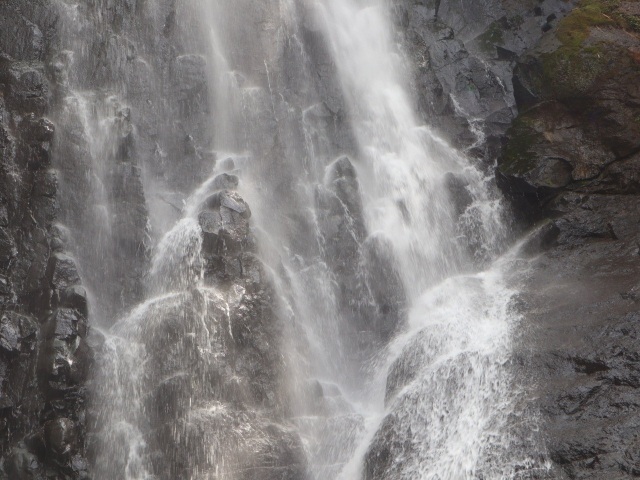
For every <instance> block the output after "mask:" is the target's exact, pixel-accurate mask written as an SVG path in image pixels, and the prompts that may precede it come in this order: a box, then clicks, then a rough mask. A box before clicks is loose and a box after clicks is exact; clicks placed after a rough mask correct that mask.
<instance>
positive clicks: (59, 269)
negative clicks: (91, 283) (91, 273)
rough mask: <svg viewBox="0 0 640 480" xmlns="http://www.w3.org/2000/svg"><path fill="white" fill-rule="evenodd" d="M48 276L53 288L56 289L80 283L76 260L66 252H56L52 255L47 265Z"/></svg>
mask: <svg viewBox="0 0 640 480" xmlns="http://www.w3.org/2000/svg"><path fill="white" fill-rule="evenodd" d="M47 277H48V278H49V279H50V280H49V281H50V283H51V286H52V288H54V289H56V290H63V289H65V288H67V287H72V286H74V285H78V284H80V275H79V274H78V269H77V268H76V262H75V260H74V259H73V258H71V257H70V256H68V255H66V254H64V253H54V254H53V255H52V256H51V258H50V259H49V265H48V266H47Z"/></svg>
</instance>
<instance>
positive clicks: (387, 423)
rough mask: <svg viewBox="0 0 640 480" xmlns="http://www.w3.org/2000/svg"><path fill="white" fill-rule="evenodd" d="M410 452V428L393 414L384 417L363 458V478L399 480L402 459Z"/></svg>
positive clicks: (365, 479) (401, 472)
mask: <svg viewBox="0 0 640 480" xmlns="http://www.w3.org/2000/svg"><path fill="white" fill-rule="evenodd" d="M410 454H411V428H410V427H409V426H408V425H403V423H402V422H401V421H400V419H399V418H398V417H397V416H395V415H394V414H389V415H387V416H386V417H385V419H384V420H383V422H382V425H381V427H380V428H379V429H378V432H377V433H376V435H375V437H374V438H373V441H372V442H371V446H370V447H369V450H368V451H367V453H366V455H365V459H364V474H363V479H364V480H377V479H380V478H384V479H388V480H400V479H401V478H403V475H404V473H403V471H402V462H401V461H400V460H402V459H403V458H405V457H407V456H409V455H410Z"/></svg>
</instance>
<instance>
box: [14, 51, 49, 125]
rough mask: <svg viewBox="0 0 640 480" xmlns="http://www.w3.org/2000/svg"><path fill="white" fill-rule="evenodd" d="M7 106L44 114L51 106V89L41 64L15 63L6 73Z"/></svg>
mask: <svg viewBox="0 0 640 480" xmlns="http://www.w3.org/2000/svg"><path fill="white" fill-rule="evenodd" d="M5 82H6V85H7V105H8V106H9V107H10V108H15V109H16V110H18V111H31V112H34V113H36V114H42V113H44V112H45V110H46V109H47V106H48V104H49V95H50V88H49V83H48V81H47V78H46V75H45V72H44V67H43V66H42V64H39V63H27V62H15V63H12V64H11V66H10V67H9V68H8V69H7V71H6V78H5Z"/></svg>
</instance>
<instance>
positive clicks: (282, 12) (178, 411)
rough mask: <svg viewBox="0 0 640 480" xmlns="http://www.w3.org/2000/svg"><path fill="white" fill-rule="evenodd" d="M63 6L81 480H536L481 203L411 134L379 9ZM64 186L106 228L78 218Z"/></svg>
mask: <svg viewBox="0 0 640 480" xmlns="http://www.w3.org/2000/svg"><path fill="white" fill-rule="evenodd" d="M70 3H71V2H66V1H61V2H60V4H61V11H62V12H63V13H64V15H66V17H65V18H66V22H67V28H68V29H69V30H70V31H69V32H68V33H67V35H66V39H67V41H69V45H68V48H69V49H70V50H69V52H70V53H69V52H68V55H67V57H65V58H67V61H66V62H62V63H61V67H60V68H61V70H63V71H70V72H72V74H71V75H69V74H67V75H69V79H68V81H67V84H66V87H67V95H66V96H65V98H66V99H67V100H66V103H65V106H64V108H63V112H66V117H64V116H62V117H61V118H66V120H65V123H66V124H67V126H66V127H65V128H66V129H67V130H68V131H69V135H68V136H69V137H73V138H74V139H75V145H76V147H77V148H75V149H74V148H71V147H68V146H67V147H64V146H63V145H61V146H60V149H59V151H60V152H62V154H64V153H65V152H67V151H68V152H70V153H69V154H70V155H73V158H75V159H77V163H78V164H82V162H86V161H87V160H86V157H88V158H89V165H90V166H89V167H88V173H87V175H89V176H90V177H91V180H90V181H88V182H83V181H81V180H78V179H76V178H74V177H73V175H72V172H67V177H66V179H65V178H63V182H64V181H66V185H67V186H66V187H65V188H66V191H67V192H68V198H66V199H65V207H64V208H65V209H66V211H67V218H68V220H67V222H68V223H69V224H70V226H71V227H72V228H71V230H72V231H73V232H74V237H75V238H74V241H75V244H76V251H77V252H78V254H77V256H78V258H79V262H80V266H81V270H82V271H83V281H85V283H87V284H88V285H89V287H90V289H91V290H92V292H93V296H94V297H95V298H96V301H95V303H94V306H93V309H92V317H93V318H94V322H95V328H96V329H97V330H98V329H99V330H102V331H103V332H104V340H103V343H102V346H101V349H100V352H99V359H98V366H97V367H96V374H95V379H94V382H93V387H94V388H93V397H94V400H93V403H94V405H93V407H92V408H93V410H94V412H95V414H94V416H95V418H94V419H93V420H92V425H93V429H94V432H93V440H92V442H93V443H92V447H91V448H92V452H93V453H92V455H93V463H94V476H95V478H98V479H108V478H126V479H132V480H133V479H135V480H142V479H152V478H153V479H155V478H157V479H165V478H166V479H169V478H190V479H194V480H195V479H202V480H204V479H216V480H222V479H225V480H244V479H247V480H248V479H249V478H251V479H259V478H265V479H267V478H280V479H286V480H302V479H314V480H333V479H335V480H338V479H342V480H356V479H364V480H380V479H385V480H396V479H397V480H414V479H415V480H427V479H433V480H436V479H438V480H461V479H469V480H471V479H480V478H487V479H488V478H491V479H494V478H495V479H497V478H505V479H507V478H520V477H517V475H523V474H522V473H521V472H524V471H530V470H533V469H538V468H541V467H540V465H538V464H537V462H536V461H534V460H532V459H529V458H527V457H526V454H525V453H522V452H521V450H522V449H518V448H516V446H515V440H514V439H515V437H516V436H517V434H516V430H515V429H516V428H526V427H522V425H524V424H525V423H526V422H525V421H520V420H519V419H518V415H519V413H518V408H519V407H518V401H519V397H518V395H519V387H518V385H517V382H516V380H515V379H514V378H513V375H512V373H511V370H510V368H509V363H510V361H511V344H512V342H513V339H514V336H515V334H516V330H517V328H518V321H519V318H518V315H517V314H516V313H515V311H514V309H513V308H512V304H513V300H514V298H515V296H516V295H517V292H516V291H515V290H514V289H513V288H511V287H510V286H509V285H508V284H509V280H508V277H507V276H506V272H508V271H509V270H510V269H511V268H512V267H513V265H514V264H515V263H516V256H515V254H514V253H513V252H514V251H513V250H512V251H509V252H507V253H505V251H506V250H507V237H508V232H507V231H506V228H505V227H504V225H503V217H504V211H503V206H502V202H501V198H500V195H499V193H498V192H497V191H496V189H495V186H494V185H493V181H492V175H490V174H488V173H487V169H486V168H483V167H482V166H481V165H480V163H479V162H478V161H475V160H474V161H472V160H470V159H468V158H466V157H465V155H464V154H462V153H460V152H458V151H456V150H455V149H453V148H452V147H451V146H450V145H448V144H447V142H446V141H445V140H443V139H442V138H441V137H439V136H438V135H437V134H436V133H435V131H434V130H433V129H431V128H430V127H428V126H425V125H424V121H423V119H421V117H420V114H419V112H417V111H416V109H415V105H414V103H415V102H414V101H413V98H412V96H411V94H410V92H411V81H410V78H411V75H412V74H411V67H410V65H409V64H408V60H407V59H406V58H405V56H404V54H403V52H402V48H401V47H400V46H399V41H398V38H397V35H396V33H395V32H394V28H393V24H392V21H391V13H390V6H389V5H387V3H386V2H384V1H382V0H319V1H313V0H308V1H306V0H266V1H261V2H255V1H253V0H234V1H228V2H213V1H210V0H197V1H193V2H174V1H173V2H172V1H169V0H166V1H161V0H158V1H156V2H132V3H131V5H134V4H135V8H134V7H131V6H129V7H127V8H129V9H130V11H129V14H130V15H131V17H127V16H126V15H124V14H123V15H121V14H120V13H121V12H120V13H118V11H117V9H116V10H112V9H110V8H109V7H108V5H102V3H101V2H95V3H92V4H91V6H85V7H84V8H81V7H80V6H78V5H75V6H73V5H70ZM107 3H109V2H107ZM116 3H117V2H116ZM92 9H94V10H92ZM101 9H102V10H101ZM114 12H115V13H114ZM105 15H106V16H107V18H109V19H111V21H112V22H114V21H115V20H117V21H118V22H119V23H118V25H119V27H118V33H117V35H116V34H114V35H110V34H108V33H106V34H105V31H104V29H105V28H106V26H107V25H108V24H109V22H108V21H107V20H105V18H104V16H105ZM114 19H115V20H114ZM74 22H77V25H76V23H74ZM74 25H76V28H75V29H74ZM78 25H79V26H78ZM140 26H143V27H144V28H140ZM85 30H86V31H89V32H92V33H95V34H96V35H100V36H101V37H100V38H103V40H104V45H101V48H103V47H104V48H107V49H112V50H113V54H112V55H111V54H110V55H108V58H109V61H110V62H112V63H111V64H110V65H108V67H109V68H111V69H112V70H111V71H106V70H104V68H105V66H104V65H98V64H93V63H92V58H91V55H90V54H88V53H87V52H86V51H85V50H83V46H82V45H80V44H79V43H78V42H77V41H76V42H71V41H70V39H72V38H73V37H74V35H77V36H79V37H80V38H85ZM109 52H111V50H109ZM69 59H71V60H69ZM96 72H102V73H101V75H103V76H101V77H100V79H99V80H100V85H98V86H95V85H94V86H93V87H94V93H93V94H92V95H89V94H87V93H83V92H85V91H86V90H88V89H89V87H90V86H91V82H95V81H96V79H95V75H97V74H98V73H96ZM452 100H453V99H452ZM74 122H75V123H74ZM474 125H475V124H474ZM79 150H81V153H82V154H79V153H78V151H79ZM86 167H87V166H86V165H85V168H86ZM78 184H81V185H83V189H84V190H82V191H88V192H89V193H88V194H87V195H85V197H86V198H84V197H83V199H82V201H83V202H92V201H95V203H97V204H99V205H100V206H101V208H102V210H103V211H104V212H106V213H104V217H105V220H104V221H102V220H97V221H94V219H95V218H96V217H91V218H92V220H91V221H90V222H85V221H83V220H82V219H81V218H75V217H76V216H78V215H79V213H78V212H77V208H76V207H75V206H74V201H76V200H77V194H76V193H74V186H77V185H78ZM132 212H134V213H132ZM114 222H115V223H114ZM96 232H97V233H98V236H97V238H98V241H97V242H94V241H93V240H94V238H95V236H96ZM83 252H84V253H83ZM87 252H88V253H87ZM115 259H117V262H116V261H115ZM131 262H133V263H131ZM102 265H104V266H105V268H104V273H103V274H102V273H101V274H96V273H95V272H97V271H99V272H103V270H96V269H98V268H100V266H102ZM129 265H130V266H131V271H129V270H128V269H127V267H128V266H129ZM142 265H144V268H143V267H142ZM124 280H126V282H124ZM107 283H109V287H108V288H107V287H106V286H105V284H107ZM115 304H117V306H116V305H115ZM98 320H100V321H101V323H100V324H98V323H97V322H98ZM517 423H521V424H522V425H521V426H520V427H516V426H514V425H515V424H517ZM527 425H528V424H527ZM523 451H524V450H523ZM519 472H520V473H519ZM262 475H264V477H263V476H262ZM523 478H524V477H523Z"/></svg>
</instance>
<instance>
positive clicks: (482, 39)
mask: <svg viewBox="0 0 640 480" xmlns="http://www.w3.org/2000/svg"><path fill="white" fill-rule="evenodd" d="M574 3H575V2H573V1H563V0H542V1H537V0H526V1H511V0H507V1H482V2H479V1H475V0H463V1H454V0H419V1H413V0H411V1H408V0H395V1H394V6H395V18H396V23H397V24H398V25H399V27H400V28H399V31H400V32H401V33H402V36H403V44H404V45H405V49H406V50H407V53H408V55H409V57H410V59H411V60H412V65H410V66H409V67H408V68H409V69H411V70H412V71H413V73H414V78H415V81H414V86H415V89H416V90H415V92H414V96H415V98H416V101H417V103H418V105H419V110H420V111H421V112H422V114H423V116H424V119H425V121H426V122H427V123H428V124H430V125H433V126H435V128H437V129H438V130H439V131H441V132H442V134H443V135H444V136H445V137H446V138H448V139H449V140H451V141H452V142H453V144H454V145H456V146H458V147H461V148H465V149H469V148H471V152H470V153H472V154H475V155H479V156H482V157H484V159H485V160H487V161H488V162H489V163H493V161H494V159H495V156H496V155H497V153H498V152H499V150H500V143H501V141H500V139H501V137H502V135H503V134H504V132H505V131H506V130H507V129H508V128H509V126H510V125H511V122H512V121H513V119H514V118H515V117H516V116H517V114H518V109H517V108H516V102H515V98H514V86H513V82H512V72H513V68H514V66H515V61H516V59H517V58H518V57H519V56H520V55H521V54H523V53H524V52H526V51H528V50H529V49H530V48H531V47H532V46H534V45H535V43H536V42H537V41H538V39H539V38H540V37H541V36H542V35H543V34H544V32H545V31H548V30H550V29H551V28H553V27H555V26H556V24H557V22H558V21H559V20H560V19H561V18H562V17H564V16H565V15H566V14H567V12H569V11H570V10H571V8H572V7H573V4H574Z"/></svg>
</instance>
